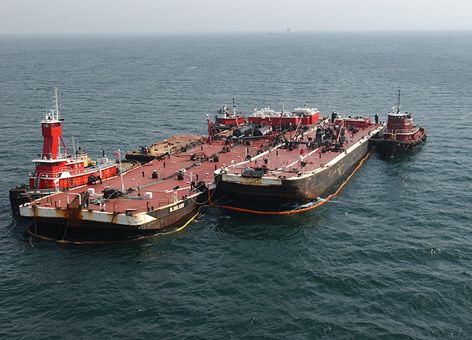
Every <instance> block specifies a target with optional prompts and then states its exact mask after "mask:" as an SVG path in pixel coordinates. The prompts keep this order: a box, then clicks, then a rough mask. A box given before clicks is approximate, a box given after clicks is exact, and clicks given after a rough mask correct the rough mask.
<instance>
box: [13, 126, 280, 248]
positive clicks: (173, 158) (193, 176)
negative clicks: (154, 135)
mask: <svg viewBox="0 0 472 340" xmlns="http://www.w3.org/2000/svg"><path fill="white" fill-rule="evenodd" d="M209 127H211V124H209ZM274 136H275V132H272V133H271V134H267V135H266V136H264V138H259V136H257V138H247V136H240V137H235V136H228V137H221V136H220V135H217V134H213V133H212V129H210V128H209V134H208V136H206V137H204V136H192V138H189V139H188V140H193V141H198V143H193V144H191V145H188V146H187V147H186V148H185V150H179V152H174V153H172V152H167V153H166V154H165V155H164V156H163V157H153V159H152V160H151V161H149V162H146V163H144V164H142V165H140V166H137V167H135V168H133V169H131V170H129V171H127V172H125V173H120V176H117V177H114V178H110V179H107V180H103V181H101V182H95V183H91V184H86V185H84V186H81V187H77V188H71V189H69V190H68V191H65V192H57V193H54V194H52V195H49V196H47V197H43V198H40V199H37V200H35V201H33V202H30V203H26V204H23V205H21V206H20V208H19V210H20V214H21V216H23V217H25V218H28V219H30V220H31V222H32V223H31V228H30V232H31V233H32V234H33V235H41V236H42V237H48V238H51V239H54V240H69V241H71V240H73V241H77V242H82V241H84V240H90V239H93V240H97V239H100V240H115V239H119V240H123V239H135V238H139V237H142V236H146V235H154V234H158V233H167V232H172V231H176V230H178V229H179V228H180V227H181V226H182V225H185V224H186V223H188V221H190V220H191V219H192V218H193V217H194V216H195V215H196V214H197V213H198V210H199V208H200V207H201V206H202V205H204V204H206V203H207V202H208V200H209V196H208V195H211V194H212V191H213V190H214V188H215V183H214V174H213V173H214V171H216V170H218V169H219V168H221V167H225V168H228V169H231V168H232V167H234V166H236V165H237V164H240V163H241V162H245V161H246V160H247V159H252V158H256V157H263V156H264V155H265V154H267V153H268V152H270V150H271V149H272V148H273V147H274V146H273V145H274V143H275V141H276V140H278V139H277V138H275V137H274Z"/></svg>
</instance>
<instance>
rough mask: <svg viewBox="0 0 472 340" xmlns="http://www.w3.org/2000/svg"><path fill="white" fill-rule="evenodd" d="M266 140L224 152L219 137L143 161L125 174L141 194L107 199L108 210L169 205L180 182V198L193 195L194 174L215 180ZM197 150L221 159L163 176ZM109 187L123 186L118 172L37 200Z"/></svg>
mask: <svg viewBox="0 0 472 340" xmlns="http://www.w3.org/2000/svg"><path fill="white" fill-rule="evenodd" d="M264 143H267V141H263V140H260V141H254V142H252V145H251V146H243V145H237V146H233V147H232V148H231V150H230V152H226V153H220V152H221V151H222V149H223V147H224V143H223V142H222V141H216V142H213V143H212V144H207V143H206V144H203V145H199V146H196V147H194V148H192V149H189V150H188V151H187V152H186V153H180V154H177V155H171V156H170V157H166V158H165V159H162V160H153V161H151V162H149V163H146V164H144V165H141V166H139V167H137V168H135V169H132V170H130V171H128V172H126V173H125V174H124V175H123V182H124V187H125V189H128V188H130V187H135V188H138V187H139V192H140V195H141V196H140V197H138V191H133V192H131V193H130V194H129V195H127V197H120V198H115V199H110V200H108V201H107V202H106V204H105V207H104V211H106V212H125V211H126V210H127V209H136V211H135V213H139V212H144V211H147V208H148V206H149V207H150V208H151V207H154V209H156V208H158V207H162V206H165V205H168V204H170V203H173V202H174V191H173V188H174V187H176V186H179V189H178V190H177V198H178V199H179V200H180V199H182V198H183V196H185V195H188V196H190V195H191V194H192V193H191V192H190V182H191V178H190V177H191V176H192V180H193V181H194V182H199V181H204V182H205V183H206V184H207V185H210V184H212V183H213V179H214V171H215V170H216V169H217V168H220V167H221V166H223V165H230V164H231V163H232V162H233V163H239V162H242V161H244V159H245V156H246V153H247V148H249V154H250V155H252V156H254V155H256V153H257V151H258V150H259V149H260V147H261V146H262V145H263V144H264ZM193 153H204V154H205V155H206V156H211V155H212V154H215V153H219V157H220V158H219V161H218V162H210V161H204V162H202V163H201V164H199V165H195V166H193V167H192V168H190V169H188V170H187V171H186V172H185V173H184V179H183V180H178V179H177V178H176V176H173V177H172V178H169V179H164V180H163V178H166V177H168V176H172V175H173V174H176V172H178V171H179V170H180V169H183V168H189V167H191V166H192V165H193V164H195V161H192V160H190V156H191V155H192V154H193ZM154 170H156V171H157V173H158V179H152V178H151V175H152V172H153V171H154ZM143 173H144V176H143ZM197 177H198V178H197ZM106 187H109V188H114V189H120V188H121V180H120V177H119V176H118V177H114V178H111V179H108V180H105V181H103V183H102V184H98V183H97V184H94V185H86V186H82V187H78V188H75V189H72V190H69V191H67V192H60V193H57V194H54V195H51V196H48V197H44V198H42V199H39V200H37V201H36V204H37V205H39V206H41V207H58V208H66V207H67V202H68V201H69V202H71V201H72V200H73V199H74V198H76V197H77V196H78V195H77V194H78V193H83V192H85V191H87V189H89V188H93V189H94V190H95V194H96V195H91V196H90V199H91V200H93V199H94V198H95V197H96V196H100V195H101V193H102V191H103V190H104V189H105V188H106ZM145 192H152V195H153V197H152V198H151V199H144V194H145ZM88 209H92V210H100V206H99V205H95V204H90V205H89V207H88Z"/></svg>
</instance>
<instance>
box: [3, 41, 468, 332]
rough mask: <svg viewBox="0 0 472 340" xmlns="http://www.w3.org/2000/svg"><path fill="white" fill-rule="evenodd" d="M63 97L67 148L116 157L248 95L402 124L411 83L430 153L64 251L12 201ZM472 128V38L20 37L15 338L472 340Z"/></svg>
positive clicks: (12, 64) (11, 298)
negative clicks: (279, 211)
mask: <svg viewBox="0 0 472 340" xmlns="http://www.w3.org/2000/svg"><path fill="white" fill-rule="evenodd" d="M54 87H58V88H59V93H60V97H61V113H62V117H64V118H65V122H64V135H65V136H66V142H68V143H69V144H70V137H71V136H72V135H73V136H75V139H76V141H77V140H78V142H79V143H80V145H81V146H82V148H84V149H86V150H88V151H89V153H90V154H92V155H94V156H97V157H98V156H99V155H100V154H101V150H102V149H105V150H108V152H109V153H111V152H113V150H114V149H116V148H118V147H119V148H121V149H122V150H128V149H132V148H136V147H139V146H141V145H145V144H149V143H150V142H153V141H156V140H160V139H163V138H166V137H168V136H170V135H173V134H176V133H200V134H204V133H205V119H206V115H207V114H213V113H214V111H215V110H216V108H218V107H219V106H221V105H223V104H230V103H231V101H232V98H235V101H236V105H237V107H238V109H240V110H242V111H243V112H245V113H249V112H251V111H252V110H253V109H254V108H255V107H266V106H271V107H273V108H276V109H280V108H281V107H282V103H285V104H284V105H285V107H295V106H299V105H303V104H307V105H310V106H315V107H317V108H319V109H320V111H321V112H322V113H323V114H325V115H328V114H329V113H331V112H332V111H338V112H344V113H348V114H362V115H371V116H373V115H374V114H375V113H377V112H381V113H382V114H381V117H382V119H385V118H386V113H387V112H388V111H389V110H390V108H391V107H392V106H393V105H394V104H395V103H396V100H397V98H396V93H397V90H398V89H401V90H402V106H403V109H404V110H406V111H408V112H412V113H413V117H414V119H415V121H416V122H418V123H421V124H422V125H423V126H424V127H425V128H426V129H427V130H428V141H427V143H426V144H425V145H424V146H423V147H422V148H421V149H419V150H418V151H417V152H415V153H413V154H407V155H404V156H402V157H398V158H393V159H382V158H379V157H378V156H375V155H374V156H371V157H370V158H369V160H368V161H367V162H366V163H365V165H364V166H363V167H362V169H361V170H360V171H359V172H358V173H357V174H356V175H355V176H354V178H353V179H352V180H351V181H350V182H349V184H348V185H347V186H346V187H345V188H344V189H343V191H342V192H341V194H340V196H338V197H336V199H335V200H334V201H332V202H330V203H329V204H326V205H324V206H323V207H321V208H320V209H318V210H315V211H311V212H308V213H305V214H302V215H298V216H292V217H277V218H274V217H261V216H249V215H242V214H237V213H228V212H227V211H222V210H217V209H206V210H204V213H203V214H202V215H201V216H200V217H199V218H198V220H197V221H196V222H195V223H193V224H192V225H190V226H189V227H188V228H187V229H185V230H184V231H183V232H181V233H179V234H176V235H169V236H162V237H157V238H153V239H150V240H146V241H143V242H138V243H130V244H122V245H107V246H71V245H68V246H64V245H58V244H55V243H50V242H46V241H39V240H37V239H34V238H33V239H32V238H30V237H28V236H26V234H25V229H26V226H27V224H25V223H22V222H16V221H15V220H14V219H13V218H12V216H11V215H10V209H9V202H8V189H9V188H10V187H12V186H14V185H16V184H20V183H23V182H25V181H26V180H27V176H28V172H29V171H30V170H31V169H32V163H31V159H33V158H34V157H35V155H36V154H37V153H38V152H40V148H41V140H42V139H41V133H40V129H39V121H40V120H41V118H42V117H43V115H44V113H45V112H46V110H47V109H48V108H49V107H50V106H51V103H52V94H53V89H54ZM471 116H472V34H471V33H428V34H426V33H402V34H394V33H382V34H380V33H378V34H368V33H356V34H347V33H343V34H341V33H339V34H334V33H333V34H332V33H323V34H301V33H299V34H298V33H290V34H278V35H268V34H244V35H243V34H225V35H223V34H212V35H197V34H195V35H128V36H126V35H122V36H120V35H103V36H98V35H97V36H93V35H90V36H79V35H77V36H74V35H71V36H1V37H0V122H1V124H0V164H1V168H0V171H1V173H0V175H1V176H0V195H1V196H0V197H1V200H0V338H29V339H39V338H97V339H102V338H125V337H126V338H153V339H161V338H188V337H192V338H205V339H207V338H243V337H244V338H246V337H248V338H282V339H284V338H297V339H298V338H299V339H304V338H310V339H313V338H326V339H364V338H367V339H368V338H370V339H379V338H392V339H470V338H472V314H471V312H472V231H471V228H472V226H471V217H472V216H471V215H472V186H471V180H472V175H471V171H470V169H471V168H472V147H471V144H472V137H471V133H470V129H471V124H472V119H471V118H472V117H471Z"/></svg>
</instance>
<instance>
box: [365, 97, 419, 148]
mask: <svg viewBox="0 0 472 340" xmlns="http://www.w3.org/2000/svg"><path fill="white" fill-rule="evenodd" d="M371 141H372V142H373V143H374V144H375V146H376V150H377V151H378V152H379V153H380V154H383V155H395V154H399V153H402V152H405V151H408V150H412V149H413V148H415V147H417V146H419V145H421V144H422V143H423V142H424V141H426V130H425V129H424V128H423V127H421V126H419V125H413V118H412V117H411V113H408V112H401V111H400V90H398V105H397V106H395V107H393V109H392V112H390V113H388V118H387V127H386V129H385V131H384V132H383V135H381V136H380V138H378V139H371Z"/></svg>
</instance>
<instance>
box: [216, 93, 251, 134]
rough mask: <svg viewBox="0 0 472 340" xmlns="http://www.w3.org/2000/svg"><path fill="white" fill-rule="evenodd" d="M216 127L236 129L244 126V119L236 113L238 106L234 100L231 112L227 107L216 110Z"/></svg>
mask: <svg viewBox="0 0 472 340" xmlns="http://www.w3.org/2000/svg"><path fill="white" fill-rule="evenodd" d="M215 123H216V125H221V126H226V127H234V126H239V125H242V124H244V117H242V116H241V115H239V114H238V113H237V112H236V105H235V103H234V98H233V108H232V110H230V109H229V108H228V107H227V106H226V105H225V106H223V107H222V108H220V109H218V110H216V115H215Z"/></svg>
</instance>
